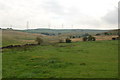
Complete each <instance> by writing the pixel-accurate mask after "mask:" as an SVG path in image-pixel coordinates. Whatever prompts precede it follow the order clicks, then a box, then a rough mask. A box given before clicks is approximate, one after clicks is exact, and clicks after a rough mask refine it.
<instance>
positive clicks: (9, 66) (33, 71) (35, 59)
mask: <svg viewBox="0 0 120 80" xmlns="http://www.w3.org/2000/svg"><path fill="white" fill-rule="evenodd" d="M2 59H3V66H2V68H3V78H117V77H118V41H95V42H76V43H59V44H54V45H46V46H32V47H24V48H15V49H5V50H3V55H2Z"/></svg>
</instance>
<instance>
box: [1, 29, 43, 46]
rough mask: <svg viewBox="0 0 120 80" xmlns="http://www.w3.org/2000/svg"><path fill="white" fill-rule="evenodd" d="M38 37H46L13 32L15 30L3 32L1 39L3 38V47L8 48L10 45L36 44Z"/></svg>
mask: <svg viewBox="0 0 120 80" xmlns="http://www.w3.org/2000/svg"><path fill="white" fill-rule="evenodd" d="M0 34H1V33H0ZM37 36H44V35H41V34H32V33H26V32H20V31H13V30H2V35H1V36H0V37H1V38H2V46H8V45H20V44H27V43H35V39H36V37H37Z"/></svg>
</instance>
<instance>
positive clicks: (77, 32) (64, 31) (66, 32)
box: [21, 29, 108, 35]
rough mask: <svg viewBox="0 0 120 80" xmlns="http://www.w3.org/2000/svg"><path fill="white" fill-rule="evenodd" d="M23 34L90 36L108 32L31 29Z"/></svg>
mask: <svg viewBox="0 0 120 80" xmlns="http://www.w3.org/2000/svg"><path fill="white" fill-rule="evenodd" d="M21 31H22V32H29V33H39V34H45V35H61V34H62V35H64V34H71V35H83V34H85V33H89V34H96V33H102V32H106V31H108V30H94V29H29V30H21Z"/></svg>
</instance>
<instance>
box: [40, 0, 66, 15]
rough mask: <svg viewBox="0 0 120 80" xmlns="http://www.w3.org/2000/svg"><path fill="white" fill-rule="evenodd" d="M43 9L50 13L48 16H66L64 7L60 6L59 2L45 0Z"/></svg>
mask: <svg viewBox="0 0 120 80" xmlns="http://www.w3.org/2000/svg"><path fill="white" fill-rule="evenodd" d="M42 7H43V8H44V9H45V10H46V12H48V14H49V13H53V14H56V15H63V14H65V12H64V8H63V6H62V5H60V4H59V2H58V1H57V0H45V1H44V2H43V5H42Z"/></svg>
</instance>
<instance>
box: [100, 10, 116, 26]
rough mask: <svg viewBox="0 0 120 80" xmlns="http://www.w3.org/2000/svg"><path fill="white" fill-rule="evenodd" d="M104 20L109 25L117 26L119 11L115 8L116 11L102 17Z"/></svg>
mask: <svg viewBox="0 0 120 80" xmlns="http://www.w3.org/2000/svg"><path fill="white" fill-rule="evenodd" d="M102 20H104V21H106V22H107V23H109V24H117V23H118V9H117V8H114V10H111V11H109V12H108V13H107V14H106V15H105V16H103V17H102Z"/></svg>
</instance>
